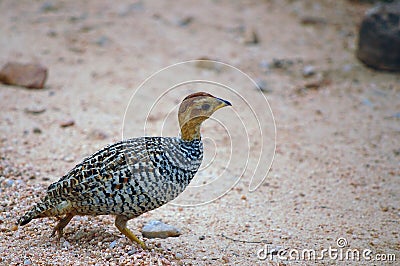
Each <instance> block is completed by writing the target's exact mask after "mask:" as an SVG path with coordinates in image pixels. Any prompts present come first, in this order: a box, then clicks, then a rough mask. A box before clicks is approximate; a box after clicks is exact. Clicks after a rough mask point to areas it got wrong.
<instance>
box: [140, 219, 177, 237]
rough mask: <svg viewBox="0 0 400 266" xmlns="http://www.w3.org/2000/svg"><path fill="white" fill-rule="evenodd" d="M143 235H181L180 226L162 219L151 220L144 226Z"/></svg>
mask: <svg viewBox="0 0 400 266" xmlns="http://www.w3.org/2000/svg"><path fill="white" fill-rule="evenodd" d="M142 235H143V237H146V238H167V237H176V236H180V235H181V232H180V230H179V229H178V228H176V227H173V226H171V225H168V224H165V223H163V222H160V221H150V222H148V223H147V224H146V225H145V226H143V228H142Z"/></svg>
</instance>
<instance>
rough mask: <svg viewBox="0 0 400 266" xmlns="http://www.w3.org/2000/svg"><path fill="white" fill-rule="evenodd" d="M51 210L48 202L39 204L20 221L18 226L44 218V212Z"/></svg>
mask: <svg viewBox="0 0 400 266" xmlns="http://www.w3.org/2000/svg"><path fill="white" fill-rule="evenodd" d="M48 209H49V204H48V202H39V203H37V204H36V205H35V206H34V207H33V208H32V209H30V210H29V211H28V212H26V213H25V214H24V215H23V216H22V217H21V218H19V219H18V221H17V225H21V226H22V225H26V224H27V223H29V222H30V221H32V220H33V219H35V218H39V217H43V214H44V212H46V211H47V210H48Z"/></svg>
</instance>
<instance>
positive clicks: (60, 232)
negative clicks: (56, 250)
mask: <svg viewBox="0 0 400 266" xmlns="http://www.w3.org/2000/svg"><path fill="white" fill-rule="evenodd" d="M74 216H75V215H74V214H73V213H67V215H65V216H64V218H62V219H61V220H60V221H59V222H58V224H57V225H56V226H55V227H54V229H53V233H52V234H51V237H53V236H55V234H56V232H57V234H58V239H60V238H61V237H62V236H63V229H64V227H66V226H67V224H68V223H69V222H70V221H71V219H72V218H73V217H74Z"/></svg>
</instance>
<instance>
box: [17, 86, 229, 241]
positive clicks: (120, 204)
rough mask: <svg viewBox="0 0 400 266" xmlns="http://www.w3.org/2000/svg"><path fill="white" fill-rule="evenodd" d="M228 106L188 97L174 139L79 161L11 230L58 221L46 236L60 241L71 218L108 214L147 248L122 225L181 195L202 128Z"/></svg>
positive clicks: (109, 149)
mask: <svg viewBox="0 0 400 266" xmlns="http://www.w3.org/2000/svg"><path fill="white" fill-rule="evenodd" d="M231 105H232V104H231V103H230V102H229V101H227V100H224V99H221V98H218V97H215V96H213V95H211V94H209V93H207V92H196V93H192V94H190V95H188V96H187V97H185V98H184V99H183V100H182V102H181V104H180V106H179V109H178V122H179V127H180V134H179V135H178V136H177V137H152V136H144V137H138V138H131V139H127V140H122V141H119V142H116V143H114V144H111V145H108V146H106V147H105V148H103V149H101V150H99V151H97V152H95V153H93V154H92V155H90V156H88V157H86V158H84V159H83V160H82V162H81V163H79V164H77V165H76V166H75V167H74V168H73V169H72V170H70V171H69V172H68V173H67V174H65V175H64V176H62V177H61V178H60V179H59V180H58V181H57V182H55V183H52V184H51V185H50V186H49V187H48V188H47V191H46V195H45V196H44V197H43V198H41V199H40V201H39V202H38V203H36V205H35V206H33V207H32V208H31V209H30V210H29V211H27V212H26V213H25V214H24V215H23V216H21V217H20V218H19V219H18V220H17V222H16V227H17V228H18V226H23V225H26V224H28V223H29V222H30V221H31V220H33V219H37V218H44V217H58V218H59V221H58V223H57V224H56V226H55V227H54V229H53V231H52V234H51V236H55V235H56V233H57V235H58V238H61V237H62V236H63V230H64V228H65V227H66V226H67V224H68V223H69V222H70V221H71V219H72V218H73V217H74V216H76V215H79V216H83V215H91V216H97V215H114V216H115V222H114V224H115V226H116V227H117V229H118V230H119V231H120V232H121V233H122V234H123V235H125V236H126V237H127V238H128V239H130V240H131V241H132V242H136V243H137V244H138V245H140V246H141V247H142V248H143V249H147V246H146V244H145V243H144V242H143V241H142V240H140V239H139V238H138V237H137V236H136V235H135V234H134V233H133V232H132V231H131V230H130V229H129V228H128V227H127V222H128V221H129V220H131V219H133V218H136V217H138V216H140V215H141V214H143V213H146V212H148V211H151V210H154V209H156V208H158V207H160V206H162V205H164V204H166V203H168V202H170V201H171V200H173V199H175V198H176V197H177V196H178V195H179V194H180V193H182V192H183V191H184V189H185V188H186V187H187V186H188V184H189V183H190V181H191V180H192V179H193V177H194V176H195V174H196V172H197V171H198V169H199V167H200V165H201V162H202V159H203V144H202V140H201V132H200V129H201V125H202V123H203V122H204V121H205V120H207V119H208V118H209V117H210V116H211V115H212V114H213V113H214V112H215V111H217V110H218V109H220V108H223V107H226V106H231Z"/></svg>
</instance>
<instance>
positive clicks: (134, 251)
mask: <svg viewBox="0 0 400 266" xmlns="http://www.w3.org/2000/svg"><path fill="white" fill-rule="evenodd" d="M135 253H136V249H135V248H133V247H132V249H131V250H129V251H128V255H130V256H131V255H133V254H135Z"/></svg>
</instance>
